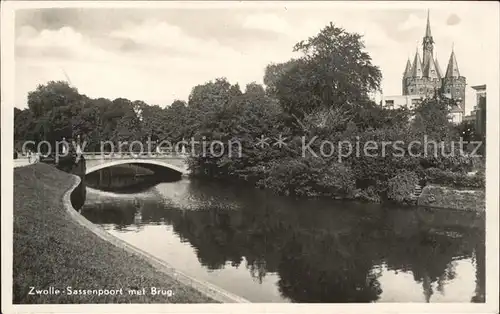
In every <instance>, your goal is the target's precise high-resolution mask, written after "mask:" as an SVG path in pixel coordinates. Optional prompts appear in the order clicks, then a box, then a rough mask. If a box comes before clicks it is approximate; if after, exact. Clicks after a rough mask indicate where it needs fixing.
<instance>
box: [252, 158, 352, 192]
mask: <svg viewBox="0 0 500 314" xmlns="http://www.w3.org/2000/svg"><path fill="white" fill-rule="evenodd" d="M260 185H261V186H263V187H266V188H269V189H272V190H274V191H276V192H278V193H281V194H285V195H298V196H348V195H350V194H351V193H352V191H353V189H354V187H355V179H354V176H353V174H352V171H351V169H350V168H349V167H347V166H344V165H342V164H338V163H327V162H325V161H324V160H322V159H318V158H314V157H311V158H301V159H295V158H285V159H282V160H277V161H273V162H272V163H271V164H270V166H269V168H268V171H267V173H266V176H265V178H264V179H262V180H260Z"/></svg>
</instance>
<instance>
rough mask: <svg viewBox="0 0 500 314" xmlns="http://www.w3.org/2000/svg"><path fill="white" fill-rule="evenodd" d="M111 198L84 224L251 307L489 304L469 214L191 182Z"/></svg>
mask: <svg viewBox="0 0 500 314" xmlns="http://www.w3.org/2000/svg"><path fill="white" fill-rule="evenodd" d="M92 193H94V192H92ZM92 193H90V192H89V193H88V194H92ZM110 195H111V194H108V195H107V196H104V195H101V196H100V197H95V196H94V197H89V198H88V202H87V204H86V205H85V206H84V208H83V211H82V214H83V215H84V216H85V217H87V218H88V219H89V220H91V221H93V222H94V223H96V224H100V225H103V226H104V227H105V228H106V229H107V230H108V231H109V232H110V233H112V234H115V235H116V236H118V237H120V238H122V239H124V240H126V241H128V242H129V243H131V244H133V245H136V246H138V247H140V248H141V249H143V250H145V251H148V252H150V253H151V254H153V255H155V256H157V257H159V258H162V259H165V260H166V261H167V262H168V263H170V264H172V265H173V266H174V267H176V268H179V269H180V270H182V271H184V272H186V273H188V274H190V275H192V276H195V277H197V278H200V279H202V280H207V281H209V282H212V283H213V284H216V285H219V286H221V287H222V288H224V289H226V290H229V291H231V292H233V293H236V294H239V295H241V296H243V297H245V298H247V299H249V300H251V301H253V302H325V303H330V302H440V301H446V302H450V301H453V302H471V301H474V302H484V293H485V292H484V287H485V284H484V280H485V279H484V267H485V261H484V256H485V255H484V254H485V252H484V220H483V218H481V217H478V216H476V215H475V214H474V213H459V212H452V211H443V210H440V211H436V210H429V209H424V208H386V207H382V206H379V205H373V204H357V203H348V202H338V201H323V200H294V199H292V198H286V197H278V196H273V195H271V194H269V193H267V192H263V191H257V190H253V189H250V188H248V187H243V186H234V185H233V186H227V185H222V184H219V183H216V182H201V181H188V180H187V179H183V180H181V181H177V182H168V183H160V184H158V185H155V186H153V187H150V188H149V189H146V190H145V191H143V192H141V193H136V194H127V195H123V197H119V196H115V197H111V196H110Z"/></svg>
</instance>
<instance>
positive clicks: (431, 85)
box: [402, 11, 466, 115]
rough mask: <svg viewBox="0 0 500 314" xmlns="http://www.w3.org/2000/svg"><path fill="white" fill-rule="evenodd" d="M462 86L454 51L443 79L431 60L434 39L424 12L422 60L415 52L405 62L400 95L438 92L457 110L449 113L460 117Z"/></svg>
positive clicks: (431, 94)
mask: <svg viewBox="0 0 500 314" xmlns="http://www.w3.org/2000/svg"><path fill="white" fill-rule="evenodd" d="M465 86H466V79H465V77H463V76H461V75H460V71H459V70H458V63H457V59H456V56H455V51H454V49H452V52H451V55H450V59H449V61H448V67H447V68H446V73H445V75H444V76H443V72H442V71H441V68H440V67H439V63H438V61H437V60H436V59H435V57H434V39H433V37H432V32H431V23H430V17H429V11H428V12H427V25H426V27H425V35H424V37H423V40H422V58H420V54H419V51H418V49H417V51H416V52H415V57H414V58H413V63H410V60H408V61H407V63H406V67H405V70H404V73H403V79H402V94H403V95H417V96H421V98H427V97H432V96H434V94H435V93H436V92H437V91H440V92H442V93H444V94H445V95H446V96H448V97H450V98H452V99H453V100H455V101H456V103H457V107H456V108H454V109H453V112H455V113H457V114H460V113H461V114H462V115H463V113H464V112H465Z"/></svg>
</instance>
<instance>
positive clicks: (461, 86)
mask: <svg viewBox="0 0 500 314" xmlns="http://www.w3.org/2000/svg"><path fill="white" fill-rule="evenodd" d="M466 85H467V82H466V80H465V77H463V76H460V71H459V69H458V62H457V58H456V56H455V50H454V49H452V51H451V55H450V59H449V61H448V66H447V67H446V74H445V76H444V78H443V92H444V94H445V95H447V96H448V97H451V98H452V99H454V100H455V101H456V102H457V105H458V107H459V108H457V109H456V110H459V111H462V112H463V111H465V86H466Z"/></svg>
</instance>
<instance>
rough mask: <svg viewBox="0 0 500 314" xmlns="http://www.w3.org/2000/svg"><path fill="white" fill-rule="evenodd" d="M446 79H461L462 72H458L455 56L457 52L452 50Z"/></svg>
mask: <svg viewBox="0 0 500 314" xmlns="http://www.w3.org/2000/svg"><path fill="white" fill-rule="evenodd" d="M445 77H447V78H451V77H460V71H459V70H458V63H457V58H456V56H455V50H454V49H453V48H452V50H451V55H450V60H449V61H448V67H447V68H446V74H445Z"/></svg>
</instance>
